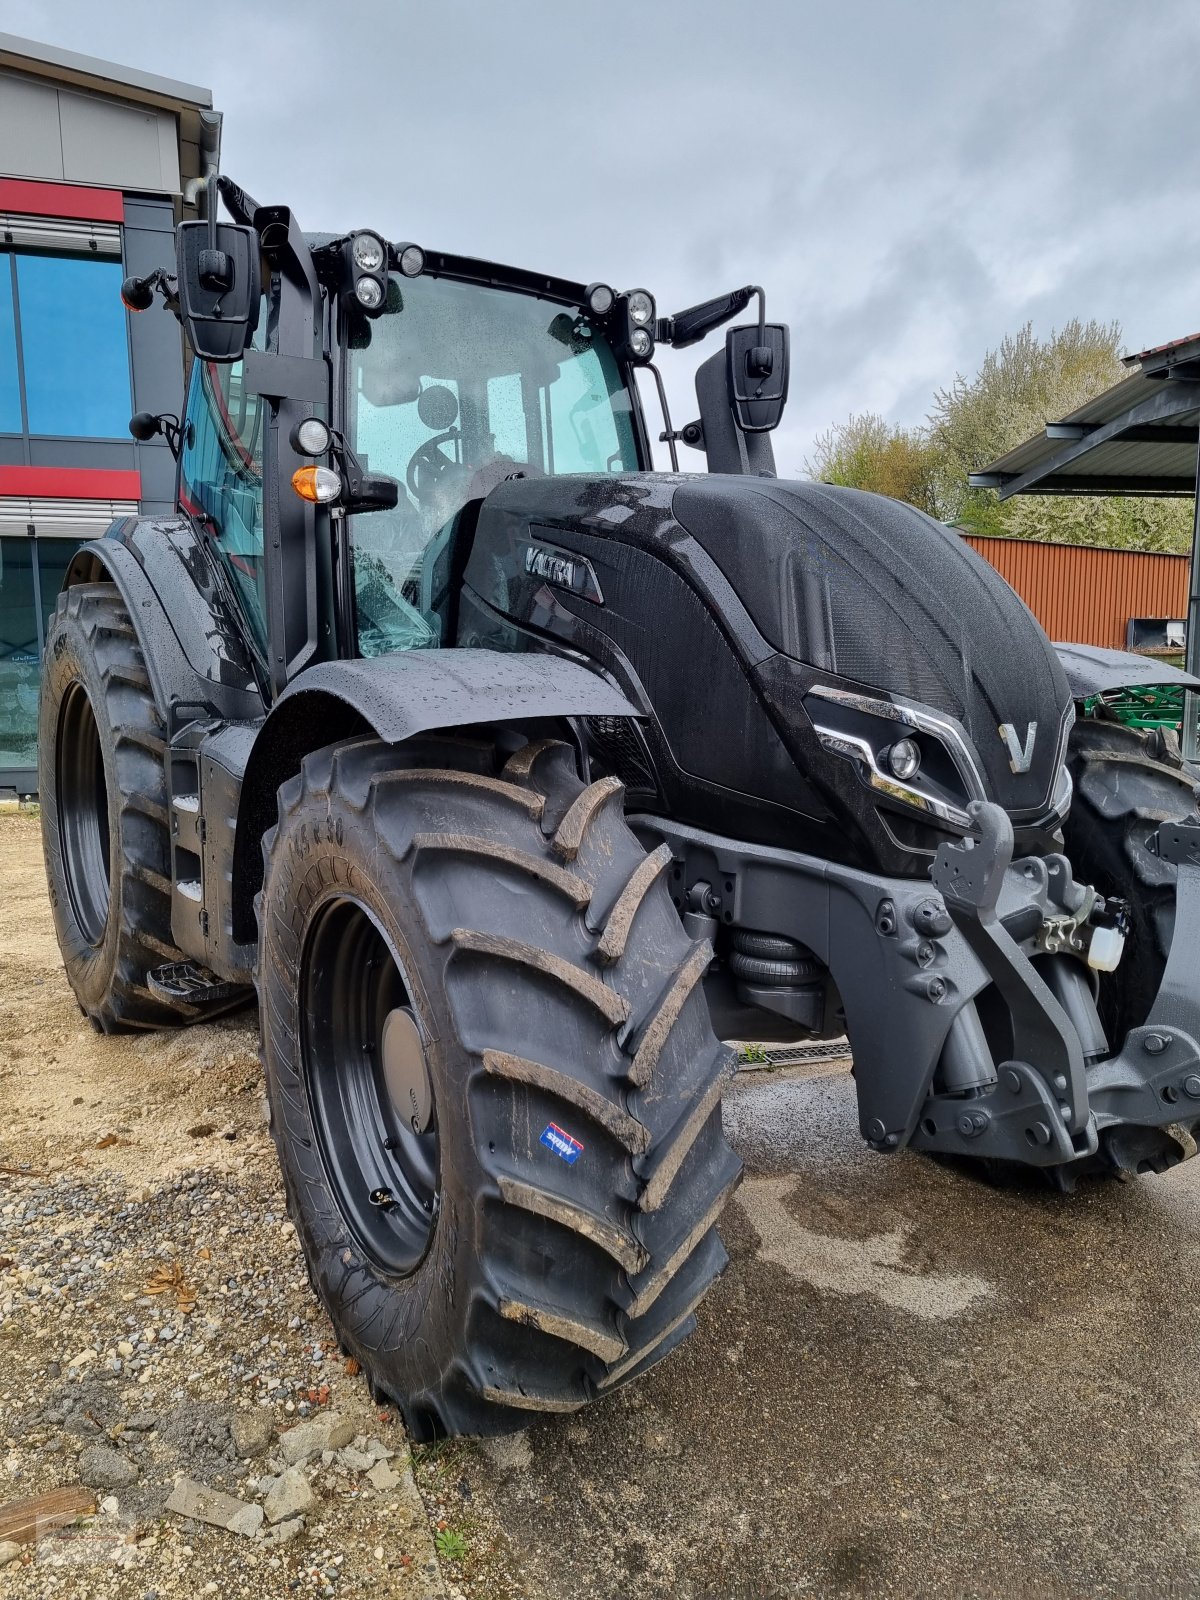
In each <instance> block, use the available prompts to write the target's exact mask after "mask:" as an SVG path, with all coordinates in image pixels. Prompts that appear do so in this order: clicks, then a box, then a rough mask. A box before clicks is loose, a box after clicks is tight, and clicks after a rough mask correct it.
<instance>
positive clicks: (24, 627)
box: [0, 34, 220, 793]
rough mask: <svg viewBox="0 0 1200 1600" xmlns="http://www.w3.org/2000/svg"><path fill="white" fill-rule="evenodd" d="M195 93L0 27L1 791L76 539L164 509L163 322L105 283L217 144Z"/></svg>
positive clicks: (169, 352) (25, 767) (178, 376)
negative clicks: (143, 425) (147, 434)
mask: <svg viewBox="0 0 1200 1600" xmlns="http://www.w3.org/2000/svg"><path fill="white" fill-rule="evenodd" d="M219 128H220V121H219V117H218V116H217V115H216V114H215V113H214V112H213V110H212V96H211V94H210V93H209V91H208V90H207V89H202V88H197V87H195V86H194V85H191V84H185V83H176V82H173V81H172V80H170V79H166V78H159V77H156V76H154V75H153V74H150V73H143V72H138V71H135V70H133V69H131V68H127V67H121V66H114V65H112V64H111V63H108V62H104V61H95V60H92V59H91V58H89V57H86V56H80V55H76V54H74V53H73V52H71V51H66V50H57V49H52V48H50V47H49V46H44V45H40V44H35V43H33V42H31V41H28V40H23V39H16V38H13V37H11V36H9V35H6V34H0V789H6V788H7V789H16V790H17V791H18V792H22V793H24V792H29V791H32V790H33V789H34V787H35V786H36V776H35V773H36V744H37V698H38V685H39V680H40V675H41V658H42V650H43V646H44V641H45V635H46V622H47V618H48V616H49V615H50V613H51V612H52V610H53V608H54V602H55V596H56V595H57V592H58V589H59V586H60V584H61V582H62V578H63V574H64V572H65V571H66V568H67V564H68V562H69V561H70V559H71V556H72V554H73V553H74V551H75V549H76V548H77V547H78V545H79V544H80V543H81V542H82V541H83V540H85V539H90V538H95V537H96V535H97V534H99V533H102V532H103V531H104V529H105V528H107V527H108V525H109V524H110V522H111V521H112V520H113V518H114V517H118V516H121V515H125V514H130V513H133V512H136V511H138V510H141V511H143V512H149V513H153V512H155V511H168V510H170V509H171V508H172V507H173V505H174V503H175V463H174V461H173V459H172V457H171V454H170V451H169V450H168V448H167V446H166V443H165V441H164V440H162V439H161V438H156V439H153V440H151V441H150V442H148V443H145V444H142V443H137V442H135V441H134V440H133V439H132V438H131V437H130V435H129V426H128V424H129V418H130V416H131V414H132V413H133V412H135V411H152V412H156V413H157V412H164V411H169V412H175V413H178V411H179V409H180V406H181V404H182V395H183V342H182V337H181V334H180V330H179V327H178V325H177V323H176V322H175V320H174V318H172V317H167V316H163V315H161V313H160V314H159V315H153V314H151V315H147V316H137V315H133V314H131V313H130V312H128V311H126V309H125V307H124V305H123V304H122V302H121V296H120V289H121V280H122V279H123V278H124V277H125V276H126V275H127V274H129V273H138V274H139V275H142V274H145V273H147V272H149V271H151V270H152V269H153V268H155V267H159V266H163V267H168V268H170V267H172V266H173V262H174V238H173V229H174V226H175V223H176V222H177V221H178V220H179V219H180V218H181V217H183V216H185V215H188V216H190V215H194V210H193V209H192V208H191V207H190V206H188V205H187V204H186V203H185V199H184V196H185V193H186V192H187V188H188V185H189V182H191V181H192V180H194V179H196V178H197V177H198V176H199V175H200V172H201V170H202V164H203V163H204V161H205V159H206V158H205V156H204V154H203V151H204V150H205V149H210V150H211V149H212V148H213V147H214V145H215V144H216V142H217V141H218V139H219Z"/></svg>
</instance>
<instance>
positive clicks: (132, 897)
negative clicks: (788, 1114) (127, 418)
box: [40, 179, 1200, 1439]
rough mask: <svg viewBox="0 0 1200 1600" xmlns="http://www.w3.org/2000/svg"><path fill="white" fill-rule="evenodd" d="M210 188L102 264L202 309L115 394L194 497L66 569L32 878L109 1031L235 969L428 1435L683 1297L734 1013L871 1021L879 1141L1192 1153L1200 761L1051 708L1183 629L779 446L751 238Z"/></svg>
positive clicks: (1120, 1160)
mask: <svg viewBox="0 0 1200 1600" xmlns="http://www.w3.org/2000/svg"><path fill="white" fill-rule="evenodd" d="M209 187H210V191H211V193H212V195H213V199H212V202H211V203H210V205H209V208H208V209H209V215H208V217H207V219H206V220H204V221H201V222H194V223H184V224H182V225H181V226H180V227H179V229H178V232H177V263H176V267H177V270H176V271H175V272H173V273H168V272H167V271H165V270H160V271H158V272H155V273H154V274H152V275H151V276H150V277H149V278H145V279H137V278H132V279H128V280H127V281H126V284H125V287H124V291H123V292H124V296H125V299H126V303H127V304H128V305H129V306H130V308H131V309H134V310H144V309H146V308H147V307H148V306H149V305H150V303H151V302H152V300H153V299H154V298H155V297H156V296H161V298H162V299H163V300H164V301H165V303H166V305H167V306H168V307H169V308H170V309H171V310H172V311H174V312H175V313H176V314H177V315H178V316H179V317H180V319H181V321H182V323H183V326H184V328H185V330H186V332H187V335H188V340H189V343H190V346H191V349H192V351H193V352H194V354H193V358H192V361H191V369H190V380H189V384H188V391H187V400H186V405H185V407H184V412H183V415H182V417H181V418H176V417H171V416H158V417H155V416H150V415H147V414H144V413H142V414H139V415H138V416H136V417H135V418H133V420H132V422H131V424H130V426H131V430H132V431H133V432H134V433H135V435H136V436H138V437H149V436H150V435H151V434H152V433H154V432H162V433H163V434H165V436H166V438H167V440H168V442H169V443H170V444H171V446H172V448H173V449H174V451H175V453H176V455H177V457H178V473H179V476H178V510H177V514H176V515H174V516H170V517H150V518H137V517H130V518H125V519H123V520H121V521H118V522H117V523H115V524H114V526H113V527H112V528H111V529H110V530H109V532H108V534H107V535H106V536H105V537H104V538H103V539H101V540H98V541H96V542H94V543H92V544H88V545H86V546H85V547H84V548H83V549H81V550H80V551H79V553H78V555H77V556H76V557H75V560H74V562H73V564H72V566H71V568H70V570H69V572H68V574H67V577H66V580H65V584H64V588H63V592H62V593H61V594H60V595H59V597H58V604H57V610H56V613H55V616H54V619H53V622H52V625H51V627H50V630H49V635H48V639H47V644H46V670H45V683H44V689H43V697H42V706H41V731H40V762H41V768H40V789H41V801H42V819H43V827H44V838H45V852H46V864H47V871H48V875H49V883H50V893H51V897H52V901H53V906H54V915H55V920H56V924H57V929H58V936H59V940H60V943H61V946H62V952H63V959H64V962H65V965H66V970H67V975H68V977H69V979H70V982H71V984H72V987H73V989H74V991H75V994H76V996H77V998H78V1001H79V1004H80V1006H81V1007H82V1009H83V1011H84V1013H85V1014H86V1015H87V1016H88V1017H89V1018H90V1019H91V1020H92V1022H93V1023H94V1025H95V1026H96V1028H97V1029H99V1030H101V1031H102V1032H105V1033H109V1032H115V1031H118V1030H122V1029H130V1028H160V1027H165V1026H175V1025H179V1024H182V1023H188V1022H192V1021H195V1020H197V1019H202V1018H211V1017H213V1016H214V1015H217V1014H219V1013H221V1012H222V1011H223V1010H227V1009H230V1008H233V1007H236V1006H238V1005H241V1004H244V1003H246V1002H248V1001H251V1000H252V999H253V998H254V996H255V995H257V1003H258V1008H259V1017H260V1026H261V1041H262V1058H263V1064H264V1068H265V1071H266V1085H267V1096H268V1102H269V1107H270V1116H271V1125H272V1129H273V1135H274V1138H275V1142H276V1145H277V1147H278V1152H279V1159H280V1162H281V1164H282V1168H283V1175H284V1181H285V1185H286V1189H287V1196H288V1203H289V1206H290V1208H291V1214H292V1216H293V1218H294V1220H295V1223H296V1226H297V1229H298V1230H299V1234H300V1238H301V1241H302V1243H303V1247H304V1252H305V1256H306V1258H307V1262H308V1268H309V1272H310V1274H311V1278H312V1283H313V1286H314V1289H315V1290H316V1292H317V1294H318V1295H319V1296H320V1298H321V1300H322V1301H323V1302H324V1304H325V1306H326V1307H327V1309H328V1311H329V1314H330V1316H331V1317H332V1319H333V1322H334V1325H335V1327H336V1329H337V1331H338V1335H339V1338H340V1339H341V1341H342V1344H343V1346H344V1348H345V1350H346V1351H347V1352H349V1353H351V1354H353V1356H354V1357H356V1358H357V1360H358V1361H359V1362H360V1363H361V1365H362V1368H363V1370H364V1372H365V1373H366V1375H367V1377H368V1378H369V1380H370V1382H371V1384H372V1387H373V1390H374V1392H375V1393H377V1394H378V1395H380V1396H386V1397H388V1398H390V1399H393V1400H395V1401H396V1402H397V1403H398V1404H399V1406H400V1407H401V1408H402V1410H403V1413H404V1416H405V1419H406V1421H407V1424H408V1426H409V1429H410V1431H411V1432H412V1434H413V1435H414V1437H416V1438H418V1439H421V1438H427V1437H430V1436H433V1435H436V1434H439V1433H458V1432H468V1433H488V1432H497V1431H503V1430H505V1429H509V1428H512V1427H517V1426H521V1425H522V1423H523V1422H524V1421H526V1420H528V1418H529V1415H530V1413H531V1412H533V1413H536V1412H556V1411H563V1412H565V1411H573V1410H576V1409H577V1408H579V1407H580V1406H583V1405H585V1404H586V1403H587V1402H588V1401H590V1400H593V1399H596V1398H598V1397H601V1396H603V1395H605V1394H606V1393H608V1392H609V1391H611V1390H613V1389H615V1388H616V1387H617V1386H619V1385H620V1384H623V1383H625V1382H627V1381H628V1380H629V1379H631V1378H634V1377H636V1376H637V1375H638V1374H639V1373H641V1372H644V1371H645V1370H646V1369H647V1368H648V1367H649V1366H651V1365H652V1364H653V1363H655V1362H657V1361H659V1360H661V1359H662V1358H663V1357H664V1356H666V1355H667V1354H668V1353H669V1352H670V1351H671V1350H672V1349H673V1348H675V1346H677V1345H678V1344H679V1343H680V1341H681V1340H683V1339H684V1338H686V1336H687V1335H688V1333H689V1332H690V1331H691V1329H692V1328H693V1327H694V1325H695V1312H696V1307H697V1306H698V1304H699V1302H700V1300H701V1299H702V1297H703V1296H704V1294H705V1292H706V1290H707V1289H708V1287H709V1286H710V1284H711V1283H712V1282H713V1280H714V1278H715V1277H716V1276H717V1275H718V1274H719V1273H720V1271H721V1269H722V1267H723V1266H724V1264H725V1261H726V1256H725V1252H724V1250H723V1248H722V1246H721V1242H720V1240H719V1238H718V1236H717V1233H716V1232H715V1224H716V1222H717V1220H718V1218H719V1216H720V1214H721V1210H722V1207H723V1206H724V1205H725V1203H726V1201H727V1200H728V1199H729V1196H730V1194H731V1193H732V1191H733V1189H734V1187H735V1185H736V1184H737V1182H738V1179H739V1176H740V1164H739V1162H738V1160H737V1157H736V1156H735V1155H734V1153H733V1151H732V1150H731V1149H730V1147H729V1146H728V1144H727V1143H726V1141H725V1139H724V1137H723V1134H722V1127H721V1094H722V1089H723V1087H724V1085H725V1084H726V1082H727V1079H728V1075H729V1073H730V1071H731V1070H732V1067H733V1064H734V1059H735V1058H734V1053H733V1051H732V1050H731V1048H730V1047H729V1045H728V1044H726V1043H722V1041H723V1040H760V1041H781V1040H787V1041H798V1040H806V1039H807V1040H822V1039H833V1038H837V1037H840V1036H841V1035H843V1034H845V1035H847V1036H848V1038H849V1042H850V1045H851V1047H852V1051H853V1060H854V1074H855V1081H856V1085H857V1093H858V1104H859V1114H860V1126H861V1131H862V1134H863V1137H864V1138H865V1139H866V1140H867V1141H868V1142H869V1143H870V1144H871V1145H872V1147H873V1148H875V1149H876V1150H878V1151H880V1152H885V1153H886V1152H895V1151H898V1150H902V1149H905V1148H913V1149H917V1150H923V1151H929V1152H934V1153H938V1154H940V1155H942V1156H946V1157H953V1158H959V1159H962V1158H974V1159H975V1160H976V1161H978V1162H979V1163H981V1164H986V1165H987V1166H988V1167H989V1168H996V1167H1000V1166H1003V1164H1007V1165H1008V1167H1009V1169H1011V1168H1012V1166H1013V1164H1015V1163H1023V1164H1026V1165H1028V1166H1032V1167H1037V1168H1041V1169H1043V1170H1044V1171H1045V1172H1046V1173H1047V1174H1048V1175H1049V1176H1051V1177H1052V1178H1053V1179H1054V1180H1055V1181H1056V1182H1058V1183H1060V1184H1061V1185H1063V1186H1064V1187H1067V1188H1070V1187H1071V1186H1072V1185H1073V1183H1074V1180H1075V1178H1076V1176H1077V1175H1079V1174H1081V1173H1091V1172H1105V1171H1107V1172H1113V1173H1117V1174H1121V1175H1128V1174H1131V1173H1137V1172H1143V1171H1150V1170H1153V1171H1161V1170H1163V1169H1165V1168H1167V1167H1170V1166H1171V1165H1173V1164H1174V1163H1176V1162H1178V1161H1180V1160H1182V1159H1183V1158H1184V1157H1186V1156H1189V1155H1192V1154H1194V1153H1195V1150H1196V1144H1195V1137H1194V1135H1195V1130H1196V1125H1197V1123H1198V1122H1200V1046H1198V1044H1197V1040H1198V1039H1200V998H1198V996H1197V983H1196V977H1197V964H1198V960H1200V954H1198V953H1200V822H1198V817H1197V794H1198V793H1200V775H1198V774H1197V773H1196V772H1194V771H1193V770H1191V769H1190V768H1189V767H1188V766H1187V765H1186V763H1184V762H1183V761H1182V759H1181V757H1180V753H1179V747H1178V744H1177V742H1176V740H1175V738H1174V736H1173V735H1169V734H1162V733H1160V734H1155V735H1149V736H1148V735H1144V734H1140V733H1137V732H1134V731H1131V730H1130V729H1128V728H1126V727H1124V726H1121V725H1118V724H1116V723H1113V722H1108V721H1104V720H1102V719H1098V718H1095V717H1090V718H1083V717H1079V719H1078V720H1077V712H1078V709H1079V708H1080V706H1081V705H1082V704H1083V703H1085V702H1087V703H1091V702H1092V701H1093V700H1094V699H1095V698H1096V697H1098V696H1100V697H1102V696H1103V694H1104V692H1105V691H1107V690H1109V689H1112V688H1113V687H1115V686H1117V685H1125V684H1128V683H1130V682H1132V681H1138V680H1141V679H1145V678H1147V677H1153V678H1155V679H1156V680H1161V679H1163V678H1165V677H1174V678H1175V679H1176V681H1186V682H1187V683H1189V684H1192V683H1194V682H1195V680H1192V679H1186V680H1185V679H1184V677H1183V675H1182V674H1179V673H1172V672H1171V670H1170V669H1163V668H1161V667H1151V666H1149V665H1148V664H1147V663H1146V662H1145V661H1143V660H1141V659H1139V658H1133V657H1127V656H1121V655H1116V654H1109V653H1106V652H1100V651H1095V650H1085V649H1080V648H1076V647H1065V646H1059V647H1056V646H1054V645H1052V644H1051V643H1050V642H1049V641H1048V640H1047V638H1046V636H1045V634H1044V633H1043V632H1042V630H1041V628H1040V627H1039V626H1038V624H1037V622H1036V621H1035V620H1034V619H1033V617H1032V616H1031V615H1030V613H1029V612H1028V610H1027V609H1026V608H1025V606H1024V605H1023V604H1022V602H1021V601H1020V600H1019V599H1018V598H1017V596H1016V595H1015V594H1014V593H1013V592H1012V590H1011V589H1010V588H1009V587H1008V586H1007V585H1006V584H1005V583H1004V582H1003V581H1002V580H1001V579H1000V578H999V577H998V576H997V574H996V573H995V572H994V571H993V570H992V569H991V568H990V567H989V566H987V565H986V564H985V563H984V562H983V561H982V560H981V559H980V558H979V557H978V556H977V555H976V554H975V553H974V552H973V551H972V550H971V549H970V548H969V547H968V546H967V545H966V544H965V543H964V542H963V541H962V540H961V539H960V538H959V537H958V535H957V534H956V533H955V532H954V531H953V530H952V529H949V528H946V527H943V526H941V525H939V524H938V523H936V522H934V521H932V520H931V519H930V518H929V517H927V516H925V515H923V514H922V513H920V512H918V511H916V510H914V509H912V508H911V507H909V506H906V505H902V504H899V503H896V502H894V501H891V500H887V499H883V498H879V497H876V496H874V495H869V494H862V493H858V492H855V491H852V490H847V489H841V488H834V487H830V486H827V485H824V484H817V483H799V482H784V481H781V480H780V479H779V478H778V477H776V475H775V469H774V461H773V456H772V448H771V443H770V433H771V430H772V429H773V428H774V427H775V426H776V425H777V424H778V422H779V419H780V415H781V413H782V410H783V406H784V402H785V400H786V396H787V383H788V362H789V348H788V335H787V330H786V329H785V328H784V327H782V326H780V325H776V324H771V323H768V322H766V320H765V306H764V300H763V296H762V293H761V291H760V290H758V289H756V288H754V287H746V288H743V289H739V290H737V291H735V292H734V293H731V294H728V295H725V296H722V297H720V298H718V299H715V300H712V301H709V302H707V303H705V304H703V305H699V306H696V307H693V308H691V309H690V310H687V311H684V312H682V313H679V314H677V315H675V316H660V315H659V313H658V309H657V307H656V305H655V302H654V299H653V297H652V296H651V295H650V294H649V293H648V292H647V291H645V290H643V289H633V290H629V291H626V292H621V293H618V292H616V291H614V290H613V289H612V288H610V287H609V286H608V285H607V284H604V283H600V282H593V283H591V284H588V285H584V284H582V283H570V282H566V281H562V280H559V279H557V278H548V277H544V276H540V275H538V274H536V273H533V272H527V271H523V270H515V269H510V268H506V267H501V266H496V265H493V264H491V263H485V262H480V261H475V260H469V259H466V258H463V257H460V256H453V255H444V254H439V253H437V252H435V251H432V250H423V249H421V248H420V247H419V246H417V245H414V244H411V243H406V242H403V241H400V242H392V241H389V240H386V239H384V238H383V237H382V236H381V235H379V234H377V233H373V232H370V231H361V232H355V233H352V234H350V235H347V236H340V237H333V236H328V235H311V234H304V233H302V232H301V231H300V228H299V226H298V224H297V222H296V220H295V219H294V217H293V216H292V214H291V212H290V211H289V210H288V209H287V208H285V207H281V206H260V205H258V204H256V203H255V202H254V201H253V200H251V199H250V198H249V197H248V196H247V195H246V194H245V193H244V192H243V191H242V190H240V189H238V188H237V187H236V186H235V185H233V184H232V183H230V182H229V181H228V180H226V179H221V180H219V192H220V193H221V194H222V195H223V197H224V200H225V205H226V209H227V211H228V213H229V215H230V217H231V218H232V219H233V220H232V221H229V222H221V223H218V222H217V219H216V193H217V187H215V186H214V184H213V183H212V182H210V185H209ZM755 302H757V304H756V313H757V315H756V318H755V316H754V315H752V316H751V317H750V319H749V320H748V321H747V322H746V323H745V325H740V326H735V327H733V328H731V329H730V330H728V331H727V336H726V341H725V347H724V349H722V350H720V351H718V353H717V354H716V355H713V356H712V357H710V358H709V359H708V360H706V361H705V362H704V363H703V364H702V365H701V366H700V368H699V371H698V374H697V379H696V387H697V394H698V399H699V411H700V416H699V419H698V420H697V421H695V422H692V423H690V424H688V425H687V426H685V427H684V428H682V429H681V430H680V431H679V432H676V431H675V430H674V429H673V428H672V426H671V422H670V419H669V417H667V416H666V414H665V401H663V410H664V424H665V432H663V434H662V435H661V437H662V439H663V440H664V441H665V442H666V444H667V445H668V447H669V449H670V451H671V455H672V459H673V464H674V457H675V450H676V445H677V444H678V443H680V442H682V443H683V444H685V445H687V446H691V447H694V448H697V449H699V450H702V451H703V452H704V455H705V457H706V462H707V467H708V471H707V472H697V473H680V472H679V471H678V470H673V471H671V472H670V473H662V472H654V471H653V470H651V467H652V458H651V447H650V435H649V432H648V423H647V419H646V416H645V413H644V411H643V407H642V404H641V400H640V397H639V388H638V383H637V375H638V372H639V370H641V369H645V370H646V371H647V372H648V373H649V374H650V376H651V377H652V378H653V379H654V380H655V381H656V382H657V380H658V373H657V370H656V368H655V367H654V364H653V363H654V356H655V352H656V350H657V349H658V347H659V346H663V345H673V346H676V347H686V346H689V345H691V344H693V343H695V342H697V341H698V340H700V339H701V338H703V337H704V336H705V335H706V334H707V333H709V332H710V331H712V330H714V329H716V328H717V327H718V326H720V325H721V324H724V323H727V322H730V321H732V319H733V318H735V317H737V316H738V315H740V314H742V313H744V312H745V311H746V310H747V308H748V307H750V306H752V305H753V304H755ZM657 388H658V395H659V399H660V400H663V390H662V385H661V382H657ZM1198 686H1200V685H1198ZM1101 703H1102V700H1101ZM997 1203H998V1204H999V1203H1002V1202H1000V1201H999V1200H998V1202H997Z"/></svg>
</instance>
